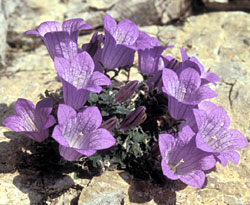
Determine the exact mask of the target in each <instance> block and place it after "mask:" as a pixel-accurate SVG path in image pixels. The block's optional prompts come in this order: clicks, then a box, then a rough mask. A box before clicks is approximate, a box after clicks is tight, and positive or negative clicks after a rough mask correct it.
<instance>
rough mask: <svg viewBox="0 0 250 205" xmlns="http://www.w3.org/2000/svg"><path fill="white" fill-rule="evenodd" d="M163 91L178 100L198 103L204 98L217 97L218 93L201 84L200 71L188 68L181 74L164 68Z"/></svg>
mask: <svg viewBox="0 0 250 205" xmlns="http://www.w3.org/2000/svg"><path fill="white" fill-rule="evenodd" d="M162 81H163V88H162V89H163V92H165V93H166V94H167V95H169V96H172V97H174V98H175V99H177V100H178V102H181V103H184V104H190V105H197V104H199V103H200V102H201V101H202V100H204V99H208V98H213V97H216V96H217V94H216V93H215V92H214V91H213V90H212V89H211V88H209V87H207V86H201V79H200V75H199V73H198V72H197V71H196V70H195V69H192V68H186V69H185V70H183V71H182V72H181V73H180V74H179V76H178V75H177V74H176V73H175V72H174V71H172V70H170V69H166V68H164V69H163V73H162Z"/></svg>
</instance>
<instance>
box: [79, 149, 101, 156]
mask: <svg viewBox="0 0 250 205" xmlns="http://www.w3.org/2000/svg"><path fill="white" fill-rule="evenodd" d="M75 150H76V151H77V152H80V153H81V154H84V155H86V156H88V157H89V156H91V155H93V154H95V153H96V150H94V149H75Z"/></svg>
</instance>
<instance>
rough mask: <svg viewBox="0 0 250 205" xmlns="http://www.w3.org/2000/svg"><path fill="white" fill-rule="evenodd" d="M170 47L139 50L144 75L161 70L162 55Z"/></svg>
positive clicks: (141, 70) (139, 60)
mask: <svg viewBox="0 0 250 205" xmlns="http://www.w3.org/2000/svg"><path fill="white" fill-rule="evenodd" d="M166 48H170V46H155V47H153V48H146V49H144V50H141V49H140V50H138V62H139V70H140V72H141V73H142V74H154V73H155V72H156V71H158V70H159V61H160V58H161V53H162V52H163V51H164V50H165V49H166Z"/></svg>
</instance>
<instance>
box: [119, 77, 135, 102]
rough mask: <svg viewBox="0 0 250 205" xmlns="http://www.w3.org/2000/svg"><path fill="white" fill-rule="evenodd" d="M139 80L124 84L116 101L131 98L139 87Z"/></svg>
mask: <svg viewBox="0 0 250 205" xmlns="http://www.w3.org/2000/svg"><path fill="white" fill-rule="evenodd" d="M138 83H139V81H138V80H133V81H131V82H129V83H128V84H126V85H125V86H123V87H122V88H121V89H120V90H119V92H118V93H117V94H116V96H115V103H122V102H124V101H126V100H127V99H129V98H130V97H131V96H132V95H133V94H134V92H135V90H136V88H137V87H138Z"/></svg>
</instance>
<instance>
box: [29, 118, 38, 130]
mask: <svg viewBox="0 0 250 205" xmlns="http://www.w3.org/2000/svg"><path fill="white" fill-rule="evenodd" d="M28 121H29V123H30V124H31V126H32V127H33V128H34V129H35V131H38V129H37V127H36V125H35V123H34V122H33V121H32V120H31V119H30V117H28Z"/></svg>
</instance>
